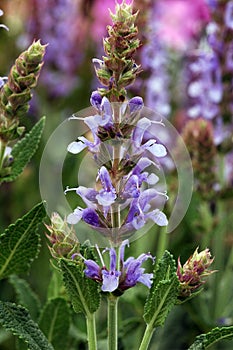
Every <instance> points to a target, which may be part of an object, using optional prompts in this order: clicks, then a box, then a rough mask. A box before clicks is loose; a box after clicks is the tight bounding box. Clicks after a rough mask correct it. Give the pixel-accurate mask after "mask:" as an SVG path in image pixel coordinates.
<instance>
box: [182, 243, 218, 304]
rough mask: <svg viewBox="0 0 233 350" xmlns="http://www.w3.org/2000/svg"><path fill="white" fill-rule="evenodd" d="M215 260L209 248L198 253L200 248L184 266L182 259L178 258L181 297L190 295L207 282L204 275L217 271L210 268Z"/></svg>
mask: <svg viewBox="0 0 233 350" xmlns="http://www.w3.org/2000/svg"><path fill="white" fill-rule="evenodd" d="M213 260H214V259H213V258H211V254H210V251H209V249H205V250H203V251H202V252H200V253H198V248H197V249H196V250H195V252H194V253H193V255H191V256H190V257H189V259H188V260H187V261H186V263H185V264H184V265H183V266H182V265H181V263H180V259H178V267H177V276H178V279H179V281H180V293H179V295H180V297H181V298H185V297H189V296H190V295H191V294H192V293H193V292H195V291H196V290H197V289H198V288H199V287H200V286H201V285H203V284H204V283H205V281H203V280H202V278H203V277H206V276H208V275H210V274H212V273H213V272H215V271H210V270H208V268H209V266H210V265H211V264H212V262H213Z"/></svg>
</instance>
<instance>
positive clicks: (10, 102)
mask: <svg viewBox="0 0 233 350" xmlns="http://www.w3.org/2000/svg"><path fill="white" fill-rule="evenodd" d="M44 54H45V45H41V44H40V41H37V42H33V44H32V45H31V46H30V47H29V48H28V50H26V51H24V52H23V53H21V55H20V56H19V57H18V58H17V59H16V61H15V64H14V65H13V67H12V68H11V71H10V74H9V76H8V80H7V82H6V83H5V84H1V85H2V86H1V87H0V140H2V141H3V142H4V143H7V142H8V141H11V140H14V139H16V138H18V137H19V136H20V135H21V134H22V133H23V131H24V127H20V126H19V118H20V117H21V116H23V115H25V113H27V111H28V109H29V104H28V102H29V101H30V99H31V98H32V94H31V89H32V88H34V87H35V86H36V83H37V79H38V76H39V74H40V70H41V67H42V65H43V57H44Z"/></svg>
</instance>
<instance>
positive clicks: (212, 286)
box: [0, 0, 233, 350]
mask: <svg viewBox="0 0 233 350" xmlns="http://www.w3.org/2000/svg"><path fill="white" fill-rule="evenodd" d="M228 3H229V4H232V1H217V0H216V1H214V0H212V1H210V0H209V1H204V0H198V1H195V3H194V2H190V1H186V0H157V1H153V0H135V1H134V7H135V9H139V10H140V13H139V16H138V22H137V25H138V30H139V37H140V39H141V41H142V46H141V47H140V49H139V51H138V53H137V54H136V57H135V60H136V62H137V64H141V65H142V68H143V72H142V74H141V75H140V76H139V77H138V80H137V82H136V83H135V84H134V85H133V86H131V87H130V89H129V91H128V96H129V97H132V96H133V95H137V94H138V95H141V96H142V97H143V98H144V102H145V105H146V106H147V107H150V108H152V109H153V110H156V111H158V112H159V113H161V114H162V115H163V116H165V117H168V118H169V121H170V122H171V123H172V124H173V125H174V126H175V127H176V128H177V130H178V132H180V133H181V134H182V135H183V137H184V139H185V142H186V145H187V148H188V150H189V152H190V155H191V158H192V161H193V167H194V175H195V187H194V192H193V197H192V201H191V204H190V207H189V209H188V211H187V214H186V215H185V218H184V220H183V221H182V223H181V224H180V225H179V227H177V228H176V229H175V231H174V232H172V233H170V234H166V233H165V232H162V231H161V229H160V228H158V227H152V228H151V229H150V231H149V232H147V234H146V235H144V236H143V237H141V238H140V239H138V240H137V241H135V242H133V243H132V245H131V248H130V250H129V252H128V254H130V252H131V253H132V255H134V256H137V255H138V254H140V253H142V252H146V251H150V252H151V253H152V254H153V255H156V256H157V257H159V256H161V252H162V251H163V250H164V249H165V248H166V249H169V250H170V251H171V252H172V254H173V255H174V257H175V258H176V259H177V258H178V257H179V256H181V261H182V262H184V261H186V260H187V258H188V257H189V256H190V255H191V254H192V252H193V251H194V250H195V248H196V247H197V246H199V247H200V249H205V248H206V247H209V248H210V249H211V252H212V254H213V256H215V263H214V268H215V269H217V270H218V273H216V274H214V275H212V276H211V277H210V278H209V281H208V283H206V285H205V287H204V289H205V292H203V293H200V295H199V296H197V297H196V298H194V299H193V300H192V301H189V302H188V303H186V304H184V305H182V306H179V307H176V308H175V309H174V310H173V311H172V312H171V314H170V315H169V317H168V320H167V322H166V324H165V328H164V329H159V330H158V331H157V332H156V333H155V335H154V337H153V341H152V344H151V347H150V349H152V350H157V349H160V350H167V349H174V350H183V349H187V347H188V346H189V345H190V344H191V343H192V342H193V340H194V338H195V336H196V335H198V334H200V333H204V332H207V331H209V330H210V329H211V328H212V327H215V326H218V325H232V324H233V302H232V300H233V298H232V297H233V282H232V281H233V278H232V277H233V271H232V269H233V249H232V246H233V233H232V227H233V225H232V223H233V214H232V213H233V210H232V209H233V203H232V183H233V182H232V180H233V169H232V164H233V160H232V117H231V113H232V100H231V99H230V98H229V97H227V96H228V95H229V96H231V97H232V85H231V89H230V92H229V87H228V85H229V84H232V66H233V65H232V66H231V68H229V67H230V63H232V61H233V58H232V57H233V53H232V50H233V39H232V38H233V36H231V37H230V39H229V38H228V37H227V38H228V39H227V42H225V44H226V45H227V46H226V47H227V48H228V49H229V56H230V54H231V62H230V63H229V62H228V68H227V69H226V68H225V70H224V69H223V68H224V67H222V69H221V74H222V75H221V76H220V77H219V76H218V75H217V74H215V75H214V72H215V73H216V72H217V70H218V67H219V66H218V65H220V66H221V65H222V66H223V65H224V64H225V65H226V64H227V62H225V61H224V59H223V57H224V55H227V51H226V50H225V52H224V54H223V55H222V56H221V52H220V53H219V51H218V50H217V49H216V50H217V51H216V50H215V46H216V45H215V46H214V45H213V38H212V39H211V35H212V36H213V33H214V34H216V32H214V24H213V23H215V24H216V23H217V25H218V29H219V28H220V29H219V30H218V31H217V35H220V34H219V31H220V30H223V29H222V28H223V27H224V26H225V28H226V27H227V23H228V22H227V19H226V12H224V11H226V7H227V6H228ZM114 6H115V1H113V0H1V2H0V8H1V9H2V10H3V11H4V15H3V16H2V17H1V23H4V24H6V25H7V26H8V28H9V31H5V30H1V31H0V76H6V75H8V72H9V70H10V67H11V66H12V64H13V63H14V60H15V58H16V57H18V55H19V53H20V52H22V51H23V50H24V49H26V48H27V47H28V46H29V45H30V44H31V42H32V41H33V40H34V39H41V42H42V43H43V44H46V43H48V44H49V45H48V48H47V53H46V56H45V62H44V67H43V72H42V75H41V77H40V79H39V83H38V87H37V88H36V90H35V91H34V96H33V99H32V101H31V108H30V111H29V114H28V115H27V116H25V117H24V119H23V121H22V124H23V125H26V129H27V130H30V129H31V127H32V126H33V125H34V124H35V123H36V121H37V120H39V119H40V118H41V117H42V116H43V115H46V117H47V119H46V128H45V131H44V135H43V140H42V142H41V144H40V147H39V150H38V151H37V153H36V155H35V156H34V157H33V159H32V161H31V162H30V164H29V165H28V166H27V168H26V169H25V171H24V173H23V174H22V175H21V177H20V178H19V179H17V181H15V182H14V183H10V184H4V185H2V187H1V196H0V207H1V210H0V228H1V230H2V231H3V230H4V229H5V228H6V227H7V226H8V225H9V224H10V223H11V222H14V221H15V220H16V219H17V218H18V217H20V216H22V215H23V214H25V213H26V212H27V211H28V210H30V209H31V208H32V206H33V205H34V204H35V203H37V202H39V201H40V199H41V198H40V191H39V179H38V173H39V165H40V159H41V155H42V152H43V149H44V146H45V144H46V142H47V140H48V138H49V136H50V134H51V133H52V132H53V130H54V129H55V128H56V127H57V126H58V125H60V123H61V122H62V121H63V120H65V119H66V118H68V117H69V116H71V115H72V114H73V113H75V112H77V111H79V110H81V109H83V108H86V107H88V106H89V98H90V93H91V92H92V91H93V90H94V89H96V88H97V87H98V86H99V83H98V81H97V79H96V78H95V75H94V68H93V66H92V58H93V57H98V58H101V56H102V55H103V49H102V38H103V37H104V36H106V35H107V31H106V25H107V24H108V23H111V20H110V16H109V12H108V8H111V9H112V10H113V9H114ZM229 6H230V5H229ZM231 6H233V5H231ZM231 11H232V12H231V18H230V19H229V21H231V22H232V21H233V10H232V8H231ZM224 16H225V17H224ZM229 16H230V15H229ZM224 18H225V22H224V23H222V22H223V21H224ZM221 21H222V22H221ZM231 22H230V24H229V23H228V29H227V30H225V32H224V33H225V37H226V36H227V35H228V36H229V35H230V34H232V30H233V25H232V23H231ZM211 23H212V27H211V25H210V24H211ZM221 26H222V27H221ZM226 34H227V35H226ZM225 37H224V38H225ZM220 39H221V40H223V39H222V38H220ZM220 39H219V38H218V40H219V41H220ZM211 40H212V41H211ZM224 40H225V39H224ZM219 41H218V42H219ZM225 41H226V40H225ZM211 43H212V44H211ZM211 45H212V46H211ZM229 47H230V48H229ZM212 52H214V53H215V56H214V57H215V58H216V55H217V54H219V57H218V62H217V63H216V62H215V61H216V60H215V61H214V59H215V58H208V59H207V60H205V57H206V55H207V56H208V55H209V54H211V53H212ZM208 57H209V56H208ZM229 60H230V58H229ZM195 64H196V66H195ZM211 64H212V65H211ZM190 67H191V68H190ZM195 69H196V70H195ZM208 73H209V76H207V75H208ZM204 79H206V80H205V85H204V87H203V85H202V90H201V88H200V84H201V81H202V83H203V80H204ZM219 79H220V80H221V79H222V80H221V82H222V83H223V84H222V85H221V87H219V84H220V81H219ZM195 81H198V84H199V85H198V84H196V85H195V84H194V85H191V84H192V83H194V82H195ZM229 81H230V83H229ZM227 84H228V85H227ZM226 86H227V88H226ZM221 89H223V90H224V89H225V90H224V91H225V92H224V91H223V92H222V90H221ZM226 89H227V92H226ZM220 90H221V91H220ZM208 91H212V92H213V94H214V96H212V97H211V96H207V95H208V93H207V92H208ZM227 93H228V95H227ZM205 94H206V95H205ZM219 94H220V95H221V96H224V99H223V97H218V95H219ZM203 96H204V101H203ZM200 97H201V98H202V100H201V98H200ZM208 98H209V100H208ZM211 98H212V100H211ZM227 99H228V100H227ZM199 100H201V101H199ZM207 100H208V101H207ZM227 103H228V105H229V108H228V109H229V110H230V112H229V113H230V117H229V115H228V114H229V113H228V112H226V109H227V107H226V106H227ZM207 104H208V105H207ZM223 105H224V106H225V107H224V108H225V109H224V111H225V112H224V113H223ZM230 105H231V106H230ZM197 106H199V107H200V109H199V112H197V110H198V108H197ZM194 107H195V108H196V109H195V108H194ZM216 108H217V110H216ZM195 113H196V114H195ZM205 113H206V114H205ZM227 113H228V114H227ZM205 115H207V116H208V117H207V118H205ZM190 116H191V118H190ZM199 117H202V118H203V117H204V120H205V121H206V124H205V125H204V124H203V123H199V122H198V118H199ZM190 120H192V121H194V124H192V125H191V126H190V124H189V125H188V123H189V121H190ZM198 123H199V124H198ZM203 125H204V126H203ZM203 128H204V129H203ZM219 129H221V130H220V131H219ZM195 130H196V132H195ZM201 130H205V133H204V135H202V134H201ZM197 135H198V137H199V138H198V137H197ZM200 135H202V136H200ZM158 137H159V135H158ZM219 140H220V141H219ZM207 141H208V142H207ZM58 143H59V140H58ZM54 157H56V150H54ZM77 164H78V163H77V162H76V159H74V158H71V157H70V158H67V159H66V167H65V170H64V174H63V181H64V184H65V185H68V184H70V181H71V179H72V176H74V173H75V174H76V173H77V171H78V168H77V167H78V165H77ZM164 168H165V171H166V176H167V178H166V181H167V187H168V194H169V196H170V198H171V200H170V201H168V206H167V208H166V210H167V213H168V214H169V213H170V212H171V211H172V205H173V202H172V198H173V197H174V196H175V191H176V188H177V178H176V173H175V170H173V169H172V168H170V167H169V164H167V163H166V164H164ZM87 171H88V169H87ZM213 174H214V179H213ZM54 176H56V175H54ZM64 188H65V186H64ZM74 201H77V199H76V198H75V199H74ZM75 204H76V205H77V202H75ZM86 229H87V228H86ZM44 231H45V228H43V227H41V237H42V242H41V251H40V255H39V258H38V259H37V260H36V261H35V262H34V263H33V267H32V269H31V272H30V274H29V275H26V276H21V277H23V278H25V279H26V280H27V281H28V282H29V283H30V285H31V286H32V288H33V290H34V291H35V292H36V293H37V294H38V296H39V298H40V299H41V301H42V303H44V302H45V300H46V297H47V293H48V286H49V284H50V282H51V279H53V278H55V277H54V276H52V272H51V268H50V262H49V260H50V255H49V251H48V248H47V242H46V239H45V235H44ZM51 288H52V287H51ZM0 298H1V299H2V300H8V301H15V300H16V296H15V294H14V290H13V288H12V287H11V285H10V284H9V283H8V281H3V282H1V285H0ZM144 300H145V288H143V287H142V286H139V287H138V288H133V289H131V290H129V291H127V292H126V293H125V295H124V296H123V297H122V299H121V301H120V321H121V328H120V343H119V344H120V347H119V349H129V348H133V349H135V348H136V345H135V344H137V343H138V342H139V339H141V337H142V332H143V330H144V322H143V319H142V310H143V304H144ZM103 304H104V303H103ZM104 308H106V305H102V308H101V312H99V313H98V320H99V322H98V325H97V327H98V328H99V332H100V334H101V335H102V336H103V339H104V337H105V335H106V319H105V316H104V315H105V313H104V312H103V311H104ZM72 317H73V319H74V324H75V325H76V327H77V329H75V328H74V327H72V329H71V330H70V333H71V335H72V339H73V343H72V344H69V346H68V349H70V350H72V349H85V346H86V345H85V337H86V334H85V332H86V331H85V322H84V320H83V319H82V317H81V316H77V315H75V316H74V315H73V316H72ZM133 321H136V327H135V326H132V325H133V323H132V322H133ZM97 331H98V329H97ZM15 346H16V345H15V340H14V338H13V337H12V336H10V335H8V334H7V333H6V332H4V331H1V330H0V349H2V350H11V349H14V348H15ZM100 348H101V349H105V348H106V344H105V343H104V341H103V343H101V344H100ZM232 348H233V343H232V342H221V343H219V344H218V345H216V347H213V348H212V349H219V350H220V349H221V350H223V349H225V350H230V349H232Z"/></svg>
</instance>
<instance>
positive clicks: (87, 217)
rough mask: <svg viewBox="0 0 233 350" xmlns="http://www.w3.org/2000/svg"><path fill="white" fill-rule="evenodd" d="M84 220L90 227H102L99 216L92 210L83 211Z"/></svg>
mask: <svg viewBox="0 0 233 350" xmlns="http://www.w3.org/2000/svg"><path fill="white" fill-rule="evenodd" d="M82 219H83V220H84V221H85V222H86V223H87V224H89V225H91V226H95V227H100V226H101V225H100V221H99V216H98V214H97V213H96V211H95V210H94V209H92V208H86V209H83V213H82Z"/></svg>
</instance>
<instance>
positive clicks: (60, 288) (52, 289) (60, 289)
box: [47, 268, 65, 300]
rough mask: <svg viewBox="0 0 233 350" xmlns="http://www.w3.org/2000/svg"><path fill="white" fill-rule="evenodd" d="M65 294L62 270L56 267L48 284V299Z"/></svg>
mask: <svg viewBox="0 0 233 350" xmlns="http://www.w3.org/2000/svg"><path fill="white" fill-rule="evenodd" d="M64 294H65V289H64V285H63V281H62V275H61V272H60V271H59V270H58V269H56V268H54V269H53V270H52V276H51V279H50V282H49V285H48V291H47V299H48V300H49V299H55V298H58V297H62V296H63V295H64Z"/></svg>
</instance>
